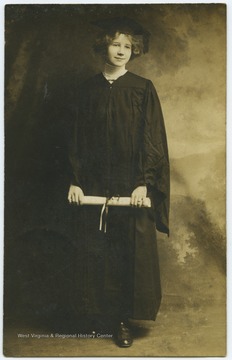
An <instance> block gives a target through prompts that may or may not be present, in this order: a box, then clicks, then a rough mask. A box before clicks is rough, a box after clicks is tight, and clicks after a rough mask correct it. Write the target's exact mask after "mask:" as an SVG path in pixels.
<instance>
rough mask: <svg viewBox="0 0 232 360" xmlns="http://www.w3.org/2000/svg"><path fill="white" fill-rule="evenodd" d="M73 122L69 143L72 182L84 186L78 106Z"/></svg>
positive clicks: (74, 111) (74, 112)
mask: <svg viewBox="0 0 232 360" xmlns="http://www.w3.org/2000/svg"><path fill="white" fill-rule="evenodd" d="M73 114H74V115H73V124H72V131H71V140H70V143H69V163H70V167H71V184H72V185H75V186H79V187H82V179H81V174H82V160H81V155H80V154H81V148H80V146H81V143H82V142H83V136H82V135H83V134H82V129H81V124H80V119H79V117H78V108H75V109H74V110H73Z"/></svg>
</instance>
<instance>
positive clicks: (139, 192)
mask: <svg viewBox="0 0 232 360" xmlns="http://www.w3.org/2000/svg"><path fill="white" fill-rule="evenodd" d="M146 197H147V187H146V185H144V186H138V187H137V188H136V189H135V190H134V191H133V192H132V194H131V205H132V206H137V207H141V206H143V202H144V200H145V199H146Z"/></svg>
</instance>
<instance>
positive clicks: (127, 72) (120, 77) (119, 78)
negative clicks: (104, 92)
mask: <svg viewBox="0 0 232 360" xmlns="http://www.w3.org/2000/svg"><path fill="white" fill-rule="evenodd" d="M129 73H130V72H129V71H128V70H127V71H126V72H125V74H123V75H120V76H119V77H118V78H117V79H115V80H114V81H113V83H112V84H111V83H110V82H109V81H108V80H107V79H106V78H105V76H104V74H103V72H101V76H102V78H103V79H104V80H105V82H106V83H107V84H108V85H109V86H110V87H112V86H114V84H115V83H116V82H118V81H120V80H121V79H122V78H124V77H125V76H127V74H129Z"/></svg>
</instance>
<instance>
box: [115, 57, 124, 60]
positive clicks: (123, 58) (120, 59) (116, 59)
mask: <svg viewBox="0 0 232 360" xmlns="http://www.w3.org/2000/svg"><path fill="white" fill-rule="evenodd" d="M115 59H116V60H125V59H124V58H118V57H115Z"/></svg>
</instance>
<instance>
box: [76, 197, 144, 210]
mask: <svg viewBox="0 0 232 360" xmlns="http://www.w3.org/2000/svg"><path fill="white" fill-rule="evenodd" d="M106 201H107V198H106V197H104V196H84V199H83V202H82V204H83V205H104V204H106ZM107 205H108V206H131V198H130V197H117V196H115V197H112V198H110V199H108V201H107ZM142 207H151V200H150V198H148V197H147V198H145V199H143V205H142Z"/></svg>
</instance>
